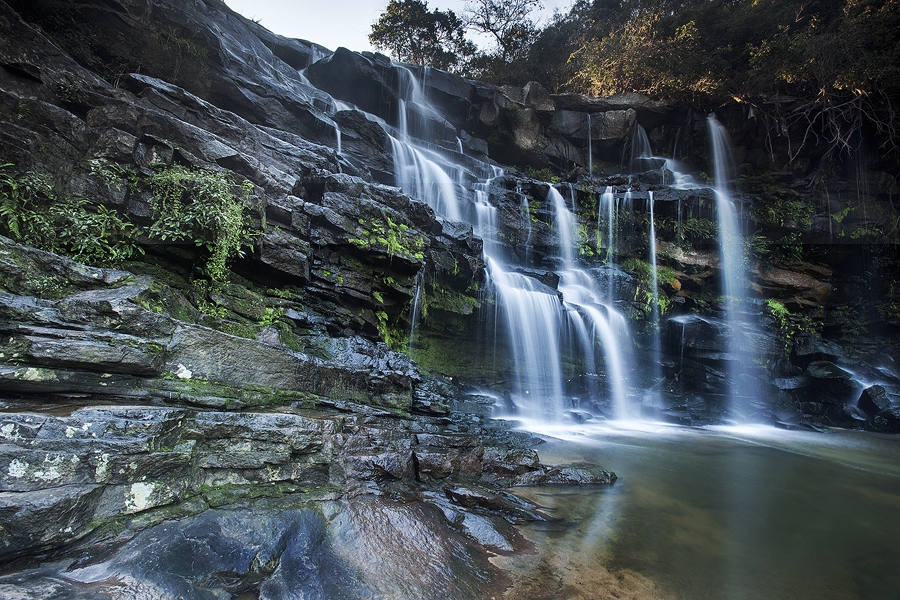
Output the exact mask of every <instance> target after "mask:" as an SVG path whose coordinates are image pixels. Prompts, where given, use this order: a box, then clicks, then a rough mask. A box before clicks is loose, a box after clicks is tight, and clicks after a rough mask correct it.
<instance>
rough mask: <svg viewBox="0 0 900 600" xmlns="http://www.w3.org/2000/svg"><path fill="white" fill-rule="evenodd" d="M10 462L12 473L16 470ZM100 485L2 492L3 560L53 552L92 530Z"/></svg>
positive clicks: (0, 527)
mask: <svg viewBox="0 0 900 600" xmlns="http://www.w3.org/2000/svg"><path fill="white" fill-rule="evenodd" d="M15 464H16V463H15V462H13V463H10V470H11V471H12V470H14V469H15ZM103 489H104V488H103V486H100V485H65V486H61V487H54V488H49V489H43V490H39V491H33V492H0V529H2V530H3V531H4V536H3V538H2V539H0V558H2V559H3V560H9V559H11V558H14V557H17V556H21V555H24V554H31V553H34V552H40V551H46V550H51V549H53V548H57V547H59V546H62V545H64V544H67V543H69V542H72V541H74V540H77V539H78V538H80V537H82V536H83V535H85V534H86V533H88V532H89V531H91V529H92V525H91V523H92V520H93V517H94V511H95V510H96V508H97V506H98V504H99V502H100V496H101V494H102V493H103Z"/></svg>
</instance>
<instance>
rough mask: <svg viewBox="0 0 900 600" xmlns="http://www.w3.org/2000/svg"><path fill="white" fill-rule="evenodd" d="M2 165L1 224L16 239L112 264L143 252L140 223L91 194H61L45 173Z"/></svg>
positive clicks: (30, 244) (96, 261)
mask: <svg viewBox="0 0 900 600" xmlns="http://www.w3.org/2000/svg"><path fill="white" fill-rule="evenodd" d="M10 167H13V165H11V164H5V165H0V227H2V229H3V230H4V231H5V232H6V233H7V234H8V235H9V236H10V237H11V238H13V239H14V240H16V241H17V242H21V243H24V244H27V245H29V246H34V247H36V248H40V249H42V250H47V251H49V252H54V253H57V254H64V255H66V256H70V257H72V258H74V259H75V260H78V261H81V262H86V263H90V264H101V265H110V264H115V263H117V262H120V261H122V260H125V259H128V258H131V257H132V256H134V255H136V254H141V253H143V250H142V249H141V248H140V247H139V246H138V244H137V242H136V240H135V229H136V228H135V226H134V225H133V224H131V223H130V222H129V221H128V220H127V218H125V217H124V216H122V215H120V214H119V213H118V212H116V211H113V210H110V209H108V208H106V207H105V206H103V205H101V204H94V203H92V202H88V201H87V200H85V199H82V198H78V199H59V198H57V196H56V192H55V190H54V188H53V186H52V185H51V184H50V182H49V181H48V180H47V178H46V177H44V176H43V175H40V174H37V173H33V172H28V173H25V174H23V175H13V174H12V173H11V172H10Z"/></svg>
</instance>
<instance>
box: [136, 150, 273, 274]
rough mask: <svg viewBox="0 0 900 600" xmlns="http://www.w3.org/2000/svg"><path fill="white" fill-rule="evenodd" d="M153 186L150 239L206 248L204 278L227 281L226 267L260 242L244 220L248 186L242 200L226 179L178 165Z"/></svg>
mask: <svg viewBox="0 0 900 600" xmlns="http://www.w3.org/2000/svg"><path fill="white" fill-rule="evenodd" d="M149 183H150V187H151V189H152V190H153V194H154V200H153V208H154V213H155V214H154V221H153V223H152V225H151V226H150V228H149V234H150V236H151V237H152V238H157V239H159V240H162V241H164V242H172V243H179V242H188V243H193V244H194V245H196V246H200V247H203V248H205V249H206V250H207V251H208V252H209V253H210V254H209V257H208V258H207V259H206V264H205V265H204V268H203V270H204V272H205V274H206V275H207V276H208V277H209V278H210V279H212V280H213V281H220V282H221V281H223V280H224V279H225V278H226V275H227V272H228V263H229V262H230V261H231V260H233V259H234V258H236V257H242V256H244V248H245V247H247V246H249V245H251V244H252V242H253V240H254V239H255V237H256V236H255V234H254V233H253V232H252V231H251V230H250V228H249V227H248V225H247V223H246V220H245V219H244V203H245V202H246V201H247V200H249V197H250V194H251V193H252V191H253V184H251V183H250V182H248V181H246V180H244V182H243V183H242V184H241V188H240V189H241V193H240V196H238V195H236V194H235V193H234V192H233V191H232V189H233V187H234V186H233V185H232V184H231V183H230V182H229V181H228V180H227V179H226V178H225V176H224V175H223V174H221V173H215V172H213V171H207V170H191V169H188V168H186V167H182V166H179V165H174V166H172V167H169V168H166V169H164V170H162V171H159V172H157V173H155V174H154V175H153V176H151V177H150V180H149Z"/></svg>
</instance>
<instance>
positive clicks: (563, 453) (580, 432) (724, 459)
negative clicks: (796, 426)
mask: <svg viewBox="0 0 900 600" xmlns="http://www.w3.org/2000/svg"><path fill="white" fill-rule="evenodd" d="M530 429H532V430H533V429H536V428H535V427H530ZM540 432H541V433H544V434H546V435H548V436H552V438H550V439H549V441H548V442H547V443H546V444H544V445H542V446H541V447H540V448H539V452H540V455H541V459H542V460H543V461H544V462H547V463H551V464H552V463H566V462H574V461H589V462H593V463H597V464H600V465H602V466H604V467H605V468H608V469H611V470H613V471H615V472H616V473H617V474H618V476H619V480H618V481H617V482H616V483H615V484H614V485H613V486H610V487H599V488H597V487H591V488H577V489H573V488H568V489H562V488H559V489H549V490H548V489H547V488H540V489H539V488H526V489H519V490H517V493H520V494H522V495H524V496H526V497H528V498H530V499H532V500H534V501H536V502H538V503H539V504H541V505H543V506H545V507H546V508H547V509H548V510H549V511H550V512H551V513H552V514H553V515H554V516H556V517H558V518H559V521H556V522H552V523H547V524H537V525H532V526H528V527H526V528H524V532H525V534H526V536H527V537H528V538H529V539H530V540H531V541H532V542H534V544H535V548H536V554H534V555H532V556H531V557H529V558H527V559H520V560H512V559H499V561H500V562H501V563H503V564H504V566H505V567H507V568H510V569H511V570H512V571H513V572H514V573H516V576H517V580H518V582H519V583H518V584H517V586H516V587H514V588H513V590H511V592H510V597H511V598H548V599H550V598H554V599H561V598H573V599H574V598H607V597H609V598H613V597H620V598H626V597H627V598H638V599H641V598H661V599H663V598H665V599H670V598H671V599H683V600H704V599H709V600H723V599H735V600H738V599H739V600H757V599H759V600H762V599H767V600H772V599H782V598H784V599H791V600H807V599H809V600H813V599H815V600H823V599H830V598H834V599H851V598H853V599H865V600H876V599H890V600H898V599H900V437H894V436H884V435H877V434H871V433H861V432H854V431H837V432H834V433H831V434H822V433H812V432H809V433H807V432H788V431H783V430H778V429H774V428H768V427H746V428H710V429H696V428H685V427H677V426H668V425H654V424H648V423H632V424H627V423H625V424H618V425H617V424H606V425H602V426H593V427H590V426H582V427H580V428H573V427H572V426H567V427H565V428H560V429H553V428H543V430H541V431H540ZM535 590H542V591H540V593H537V592H536V591H535Z"/></svg>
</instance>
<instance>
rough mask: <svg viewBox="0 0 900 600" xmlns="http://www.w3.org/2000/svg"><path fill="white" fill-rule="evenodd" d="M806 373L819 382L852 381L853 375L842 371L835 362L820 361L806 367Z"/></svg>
mask: <svg viewBox="0 0 900 600" xmlns="http://www.w3.org/2000/svg"><path fill="white" fill-rule="evenodd" d="M806 372H807V373H808V374H809V376H810V377H812V378H813V379H818V380H834V381H838V382H846V381H849V380H850V379H852V377H853V374H852V373H850V372H849V371H847V370H845V369H842V368H841V367H839V366H837V365H836V364H834V363H833V362H829V361H827V360H818V361H814V362H811V363H810V364H809V366H807V367H806Z"/></svg>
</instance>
